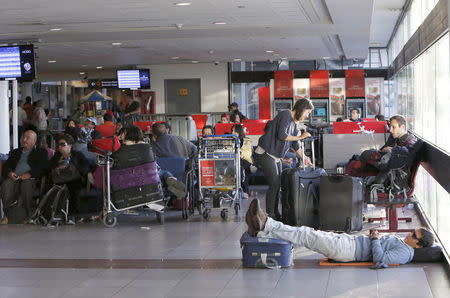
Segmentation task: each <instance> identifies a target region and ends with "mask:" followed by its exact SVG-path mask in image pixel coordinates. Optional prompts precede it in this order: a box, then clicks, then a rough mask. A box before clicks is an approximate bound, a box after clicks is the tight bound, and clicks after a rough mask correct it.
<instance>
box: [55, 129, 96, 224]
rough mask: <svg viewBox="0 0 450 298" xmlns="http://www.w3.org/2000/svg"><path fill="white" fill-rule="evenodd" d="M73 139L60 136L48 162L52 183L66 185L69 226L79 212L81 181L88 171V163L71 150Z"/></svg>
mask: <svg viewBox="0 0 450 298" xmlns="http://www.w3.org/2000/svg"><path fill="white" fill-rule="evenodd" d="M73 144H74V139H73V138H72V136H70V135H67V134H62V135H60V136H59V137H58V139H57V142H56V150H57V152H56V154H55V156H53V158H52V160H51V161H50V169H51V176H52V182H53V183H54V184H61V185H64V184H65V185H66V186H67V188H68V190H69V193H70V197H69V222H68V223H69V224H75V215H77V214H78V213H79V210H80V197H79V193H80V191H81V189H82V188H83V186H84V183H83V180H84V178H86V176H87V174H88V173H89V171H90V167H89V162H88V160H87V159H86V158H85V156H84V155H83V154H82V153H81V152H78V151H74V150H72V145H73Z"/></svg>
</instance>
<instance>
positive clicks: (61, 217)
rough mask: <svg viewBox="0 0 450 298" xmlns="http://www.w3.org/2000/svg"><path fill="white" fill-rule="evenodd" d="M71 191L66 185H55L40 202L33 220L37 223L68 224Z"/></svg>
mask: <svg viewBox="0 0 450 298" xmlns="http://www.w3.org/2000/svg"><path fill="white" fill-rule="evenodd" d="M69 196H70V194H69V190H68V188H67V186H66V185H65V184H64V185H54V186H53V187H52V188H51V189H50V190H49V191H47V193H46V194H45V195H44V196H43V197H42V199H41V200H40V201H39V205H38V207H37V208H36V211H35V212H34V213H33V215H32V216H31V218H32V219H33V220H34V221H35V223H39V224H42V225H46V224H48V223H50V224H53V223H67V221H68V213H69Z"/></svg>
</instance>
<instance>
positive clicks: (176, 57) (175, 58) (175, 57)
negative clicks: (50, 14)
mask: <svg viewBox="0 0 450 298" xmlns="http://www.w3.org/2000/svg"><path fill="white" fill-rule="evenodd" d="M170 59H172V60H177V59H180V57H178V56H173V57H170Z"/></svg>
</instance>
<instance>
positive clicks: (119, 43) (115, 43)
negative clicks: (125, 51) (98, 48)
mask: <svg viewBox="0 0 450 298" xmlns="http://www.w3.org/2000/svg"><path fill="white" fill-rule="evenodd" d="M111 44H112V45H113V46H120V45H122V43H121V42H112V43H111Z"/></svg>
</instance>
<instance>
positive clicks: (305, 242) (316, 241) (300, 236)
mask: <svg viewBox="0 0 450 298" xmlns="http://www.w3.org/2000/svg"><path fill="white" fill-rule="evenodd" d="M258 237H263V238H275V239H280V240H285V241H289V242H291V243H292V244H294V245H295V246H304V247H306V248H307V249H310V250H312V251H315V252H318V253H320V254H323V255H324V256H325V257H327V258H330V259H333V260H336V261H340V262H350V261H355V260H356V258H355V253H356V240H355V239H356V236H353V235H348V234H336V233H332V232H323V231H318V230H314V229H313V228H310V227H306V226H301V227H292V226H288V225H285V224H283V223H281V222H279V221H276V220H274V219H272V218H270V217H269V218H267V222H266V226H265V227H264V231H260V232H258Z"/></svg>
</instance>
